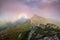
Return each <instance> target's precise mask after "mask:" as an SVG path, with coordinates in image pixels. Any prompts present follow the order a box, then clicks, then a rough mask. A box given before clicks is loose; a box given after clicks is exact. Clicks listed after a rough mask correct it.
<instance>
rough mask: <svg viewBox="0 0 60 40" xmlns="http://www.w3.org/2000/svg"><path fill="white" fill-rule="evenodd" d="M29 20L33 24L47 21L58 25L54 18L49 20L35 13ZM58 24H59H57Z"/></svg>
mask: <svg viewBox="0 0 60 40" xmlns="http://www.w3.org/2000/svg"><path fill="white" fill-rule="evenodd" d="M30 20H31V24H34V25H38V24H41V23H42V24H47V23H52V24H56V25H59V23H58V22H57V21H55V20H51V19H46V18H43V17H40V16H37V15H34V16H32V18H31V19H30ZM59 26H60V25H59Z"/></svg>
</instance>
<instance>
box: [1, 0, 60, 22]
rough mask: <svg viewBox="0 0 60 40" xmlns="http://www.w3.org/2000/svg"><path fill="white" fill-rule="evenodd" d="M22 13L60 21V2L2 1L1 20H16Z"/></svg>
mask: <svg viewBox="0 0 60 40" xmlns="http://www.w3.org/2000/svg"><path fill="white" fill-rule="evenodd" d="M22 13H24V14H27V16H28V17H31V16H32V15H34V14H36V15H39V16H42V17H45V18H50V19H54V20H57V21H60V0H0V20H15V19H17V18H18V16H20V15H21V14H22Z"/></svg>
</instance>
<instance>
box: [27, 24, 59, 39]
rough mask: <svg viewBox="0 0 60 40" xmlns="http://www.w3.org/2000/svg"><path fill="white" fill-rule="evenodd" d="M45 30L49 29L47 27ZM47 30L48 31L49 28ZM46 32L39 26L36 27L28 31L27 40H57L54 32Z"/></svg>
mask: <svg viewBox="0 0 60 40" xmlns="http://www.w3.org/2000/svg"><path fill="white" fill-rule="evenodd" d="M45 26H46V25H45ZM47 28H49V26H48V27H47ZM48 30H50V28H49V29H48ZM48 30H44V29H43V28H41V27H40V26H36V27H34V28H32V30H31V31H30V33H29V35H28V40H59V38H58V37H57V32H55V31H54V30H53V31H48Z"/></svg>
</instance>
